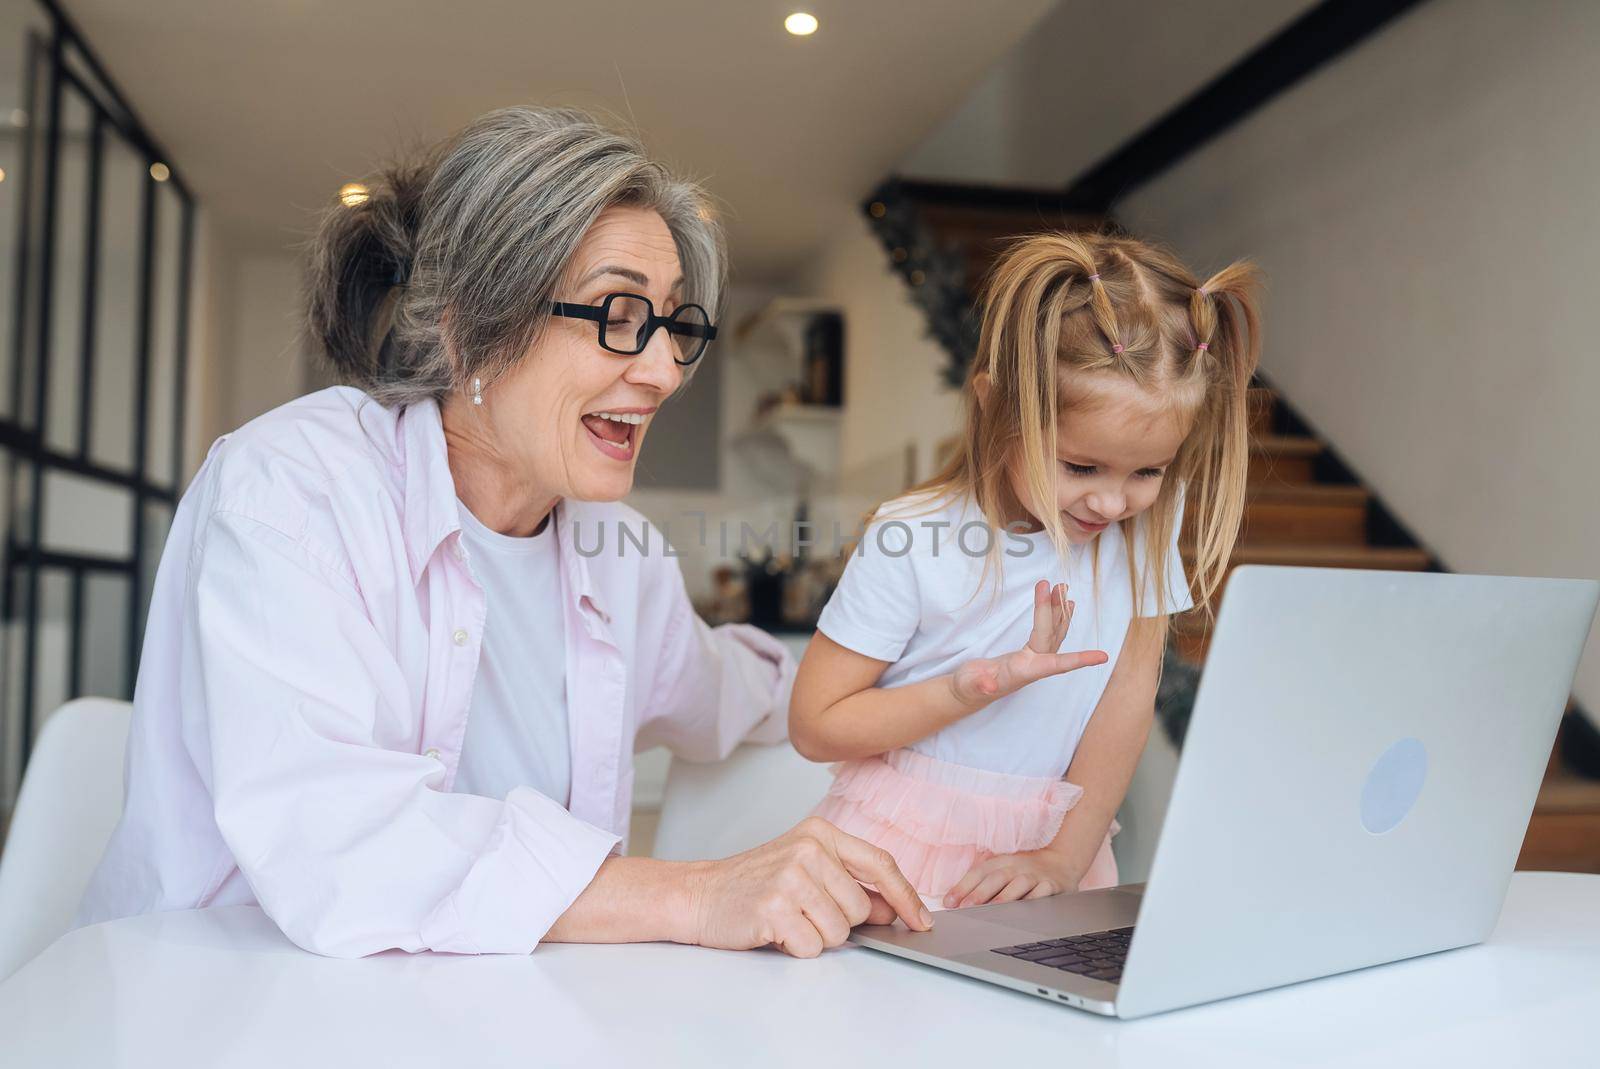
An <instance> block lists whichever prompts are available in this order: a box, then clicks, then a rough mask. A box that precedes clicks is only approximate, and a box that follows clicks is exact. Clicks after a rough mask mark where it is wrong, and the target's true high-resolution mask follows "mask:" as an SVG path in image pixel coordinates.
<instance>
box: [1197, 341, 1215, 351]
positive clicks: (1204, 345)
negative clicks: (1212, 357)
mask: <svg viewBox="0 0 1600 1069" xmlns="http://www.w3.org/2000/svg"><path fill="white" fill-rule="evenodd" d="M1195 348H1196V349H1199V350H1200V351H1201V352H1202V353H1203V352H1205V351H1206V350H1207V349H1209V348H1211V343H1210V342H1208V341H1203V342H1201V343H1200V344H1199V345H1196V346H1195Z"/></svg>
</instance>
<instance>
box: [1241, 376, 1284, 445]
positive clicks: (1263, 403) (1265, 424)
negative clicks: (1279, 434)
mask: <svg viewBox="0 0 1600 1069" xmlns="http://www.w3.org/2000/svg"><path fill="white" fill-rule="evenodd" d="M1245 412H1246V413H1247V415H1248V418H1249V420H1250V437H1252V438H1265V437H1269V436H1270V435H1271V434H1272V433H1273V423H1274V422H1275V420H1276V418H1277V415H1278V394H1277V391H1276V390H1271V389H1267V388H1266V387H1263V386H1252V387H1250V392H1249V393H1248V394H1247V395H1246V396H1245Z"/></svg>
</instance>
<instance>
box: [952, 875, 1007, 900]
mask: <svg viewBox="0 0 1600 1069" xmlns="http://www.w3.org/2000/svg"><path fill="white" fill-rule="evenodd" d="M1011 879H1012V877H1011V874H1010V873H1008V872H991V873H989V875H987V876H985V877H984V878H983V879H982V880H981V881H980V882H979V883H978V886H977V887H974V888H973V889H972V890H971V891H969V892H967V895H966V897H965V898H963V899H962V900H961V905H962V906H981V905H983V904H984V903H985V902H988V901H990V900H991V899H993V898H994V896H995V895H997V894H999V893H1000V891H1001V889H1003V888H1004V887H1005V885H1006V884H1008V883H1010V882H1011Z"/></svg>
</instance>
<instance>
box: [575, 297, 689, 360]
mask: <svg viewBox="0 0 1600 1069" xmlns="http://www.w3.org/2000/svg"><path fill="white" fill-rule="evenodd" d="M550 313H551V314H552V315H558V316H563V317H565V318H567V319H587V320H589V321H591V322H593V323H595V324H596V325H597V329H598V330H599V332H600V347H601V348H602V349H605V350H606V351H607V352H612V353H617V354H618V355H620V356H638V355H639V354H640V353H642V352H644V347H645V346H646V345H649V344H650V339H651V338H652V337H653V336H654V335H655V332H656V331H657V330H658V329H664V330H666V332H667V336H668V337H669V338H671V339H672V350H673V351H672V359H673V360H675V361H677V363H678V365H679V366H680V367H688V366H689V365H690V364H692V363H694V362H695V361H696V360H698V359H700V356H701V354H703V353H704V352H705V351H706V346H707V345H710V344H711V341H712V339H713V338H715V337H716V336H717V328H716V327H714V326H712V325H711V316H710V315H708V314H707V313H706V310H705V309H704V308H701V307H700V306H699V305H698V304H680V305H679V306H678V307H677V309H676V310H674V311H673V313H672V314H671V315H669V316H658V315H656V306H655V305H653V304H651V303H650V298H648V297H641V296H640V295H639V294H637V293H608V294H607V295H606V298H605V300H603V301H601V302H600V303H599V304H566V303H564V302H562V301H552V302H550Z"/></svg>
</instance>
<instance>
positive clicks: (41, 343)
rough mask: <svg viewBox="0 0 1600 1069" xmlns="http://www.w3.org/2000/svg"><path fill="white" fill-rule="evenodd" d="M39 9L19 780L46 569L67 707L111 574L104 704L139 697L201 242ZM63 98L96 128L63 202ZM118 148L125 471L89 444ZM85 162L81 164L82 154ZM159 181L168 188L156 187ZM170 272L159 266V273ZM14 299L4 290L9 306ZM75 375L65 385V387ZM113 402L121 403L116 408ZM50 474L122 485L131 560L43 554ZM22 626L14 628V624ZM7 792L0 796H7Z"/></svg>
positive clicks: (16, 347) (12, 484)
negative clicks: (137, 172) (155, 524)
mask: <svg viewBox="0 0 1600 1069" xmlns="http://www.w3.org/2000/svg"><path fill="white" fill-rule="evenodd" d="M41 12H42V16H43V19H42V22H43V23H44V24H45V25H47V26H48V29H47V30H29V31H28V32H27V33H26V35H25V41H24V42H21V43H22V44H23V47H25V48H26V51H27V54H26V58H25V63H24V71H25V74H24V78H25V83H24V84H25V86H26V89H25V91H24V98H23V99H24V105H23V107H22V108H21V109H20V111H21V113H22V122H21V123H18V122H17V120H16V119H15V118H13V124H14V125H20V126H22V127H23V128H24V132H23V134H22V135H20V136H21V152H20V165H19V166H17V167H16V168H15V170H16V172H17V179H18V181H17V183H16V184H17V186H20V189H18V190H17V196H16V198H15V199H14V201H12V202H11V203H5V202H4V201H3V200H0V208H3V209H4V210H6V211H13V212H15V213H16V214H15V230H14V234H15V242H16V251H15V261H14V265H15V273H14V278H13V283H14V284H13V286H12V292H11V293H10V295H9V299H10V300H11V302H12V309H11V313H12V314H11V324H12V329H11V336H10V338H9V339H3V340H0V344H6V346H7V349H6V354H7V358H8V359H9V361H10V363H11V368H10V370H9V374H10V377H11V385H12V389H11V391H10V403H9V405H4V406H0V463H4V464H5V465H7V467H8V468H9V470H10V474H11V478H10V479H9V480H8V481H7V485H8V486H9V488H10V493H9V498H8V499H7V500H5V501H3V502H0V507H4V508H5V509H6V520H5V524H4V531H5V546H4V551H3V558H0V568H3V576H0V621H3V622H4V623H5V625H6V628H5V641H6V643H8V644H9V643H11V642H14V641H15V642H19V643H20V647H21V648H20V650H12V649H6V650H5V651H4V661H3V662H0V673H4V672H9V671H14V670H16V669H18V668H20V679H19V680H14V681H10V682H8V683H7V685H6V686H4V687H3V688H0V702H3V703H4V704H3V705H0V713H3V719H0V724H3V725H4V726H5V729H6V730H5V735H4V737H3V738H0V746H8V745H10V744H11V742H12V739H13V735H14V734H18V733H17V726H18V725H20V733H19V738H20V742H19V745H20V748H21V749H20V755H19V758H18V760H17V761H16V768H17V769H18V772H19V774H20V769H21V768H22V767H23V766H24V765H25V764H26V761H27V758H28V754H29V751H30V750H31V747H32V744H33V740H34V736H35V733H36V730H37V726H38V724H39V723H40V720H41V717H42V716H43V715H44V714H45V713H47V712H48V711H49V710H41V709H39V708H38V707H37V704H38V700H39V697H40V682H41V681H40V678H39V671H40V657H41V634H40V632H41V597H42V580H43V577H44V575H45V574H46V573H47V572H51V573H55V574H64V575H65V576H66V577H67V578H68V580H69V582H70V594H69V605H70V610H69V612H70V617H69V618H70V627H69V629H68V631H67V636H68V649H67V657H66V662H65V672H66V675H67V679H66V681H65V687H64V688H62V692H63V693H65V694H66V695H67V696H69V697H70V696H74V695H77V694H80V693H82V689H83V686H84V678H85V613H86V604H85V589H86V584H87V583H88V582H89V580H90V579H91V577H102V576H111V577H120V578H121V579H122V580H124V582H125V590H126V619H125V621H124V627H125V632H124V634H123V635H122V636H121V640H122V642H123V643H124V646H123V650H122V657H121V662H122V671H121V673H120V674H121V676H122V679H121V686H122V693H121V694H120V695H110V696H120V697H129V696H131V694H132V692H133V682H134V679H135V676H136V674H137V670H138V653H139V647H140V642H141V639H142V632H143V623H144V615H145V612H146V609H147V606H148V598H149V586H150V578H151V576H152V575H153V568H151V567H150V565H151V564H152V563H153V560H154V557H155V556H156V555H158V554H159V551H160V546H159V545H150V544H147V541H152V540H147V535H146V527H147V525H148V523H149V514H150V512H149V511H148V510H153V511H154V512H155V513H156V514H158V515H159V516H160V518H161V519H162V520H164V521H165V522H166V523H170V520H171V513H172V510H173V509H174V508H175V506H176V503H177V499H178V495H179V491H180V489H181V485H182V480H183V475H184V462H185V457H184V449H183V442H184V434H183V430H184V423H185V417H186V412H185V393H186V386H187V378H188V374H187V371H188V317H189V299H190V288H191V269H192V265H193V247H194V211H195V201H194V197H193V195H192V193H191V191H190V189H189V187H188V186H187V185H186V184H185V183H184V182H183V179H182V178H181V177H180V176H179V174H178V173H177V168H176V166H175V165H174V164H173V163H172V160H171V157H170V156H168V154H167V153H166V152H165V151H163V150H162V148H161V147H160V145H158V144H157V143H156V141H155V140H154V139H153V138H152V137H151V136H150V135H149V133H148V132H147V131H146V129H145V127H144V125H143V124H142V123H141V122H140V121H139V119H138V117H137V115H136V113H135V112H134V111H133V109H132V107H131V106H129V104H128V103H127V101H126V99H125V98H124V97H123V96H122V94H121V93H120V92H119V91H118V90H117V89H116V88H115V86H114V85H113V83H112V82H111V80H110V79H109V77H107V75H106V72H105V69H104V67H103V66H102V65H101V64H100V62H99V60H98V59H97V58H96V57H95V55H94V53H93V52H92V51H91V50H90V48H89V46H88V44H87V42H86V41H85V40H84V38H83V36H82V34H81V33H79V31H78V29H77V27H76V26H75V25H74V24H73V22H72V21H71V19H70V18H69V17H68V16H67V15H66V14H65V12H63V11H62V10H61V9H60V7H59V6H57V5H56V4H55V3H53V2H50V0H45V2H44V3H43V5H42V8H41ZM18 43H19V42H9V43H8V42H0V47H15V46H16V45H17V44H18ZM41 97H42V99H41ZM69 101H71V102H72V104H73V106H74V107H75V108H76V109H77V110H79V111H80V112H81V111H82V110H83V109H85V108H86V109H87V113H88V119H89V123H88V127H89V128H88V130H87V131H86V134H85V137H86V142H85V145H84V158H85V167H86V172H87V173H86V174H85V176H84V187H85V190H84V197H83V200H82V202H81V203H79V204H76V205H75V204H72V203H70V202H69V201H68V200H67V198H66V196H65V192H64V190H63V188H62V186H63V141H64V132H63V128H62V127H63V116H64V109H65V107H66V106H67V103H68V102H69ZM113 139H116V140H117V141H118V142H119V144H118V145H117V148H118V149H119V150H125V151H123V152H122V157H123V158H124V159H127V160H130V161H131V160H132V159H135V158H137V159H138V160H139V161H140V162H142V164H143V177H142V185H141V187H140V188H139V190H138V193H137V196H138V208H137V218H136V220H133V221H132V223H133V225H134V226H135V227H136V230H135V231H134V233H135V234H136V240H135V242H134V245H133V260H132V263H133V264H135V265H136V266H135V272H134V280H133V286H132V293H133V294H135V295H136V299H135V304H134V307H133V309H132V310H131V312H132V314H131V317H130V318H131V320H132V323H131V326H132V330H133V337H132V338H131V339H119V340H126V341H129V342H131V344H129V345H127V346H125V347H124V354H125V355H128V356H131V358H132V361H133V367H132V368H131V369H117V371H118V378H119V379H120V380H124V381H125V378H126V377H127V376H126V375H125V374H124V373H125V372H130V371H131V379H132V391H131V392H132V396H131V397H130V398H128V399H127V403H128V404H129V405H131V411H127V410H123V409H119V410H118V413H119V416H118V418H119V419H120V418H121V417H122V416H124V415H125V416H127V417H128V419H129V422H130V423H131V428H132V434H131V440H130V441H129V442H128V443H127V445H128V449H129V450H130V453H129V455H128V456H127V458H126V459H127V461H128V463H127V465H126V466H121V465H118V464H116V463H108V462H107V460H106V459H105V458H104V455H103V452H102V454H101V455H99V456H97V455H96V453H95V451H94V450H93V449H92V448H91V445H92V443H93V439H94V435H93V431H92V428H93V426H94V423H95V413H96V394H95V382H96V376H97V374H98V373H101V372H104V371H106V369H107V367H109V365H108V364H107V362H106V351H105V349H104V348H103V344H102V343H104V342H105V341H106V338H105V337H103V336H101V337H97V327H100V326H101V325H102V324H101V321H100V316H101V307H100V302H101V300H102V298H103V297H104V294H102V293H101V292H100V290H101V274H102V262H101V259H102V252H103V248H102V246H103V243H104V241H105V235H106V222H107V219H106V216H105V208H106V203H105V201H106V196H107V188H106V168H107V150H108V145H109V144H110V142H111V141H112V140H113ZM77 158H78V157H77V156H74V160H76V159H77ZM163 185H164V186H166V187H167V189H169V190H170V194H169V193H162V192H161V191H160V187H161V186H163ZM122 188H123V189H124V190H125V191H128V192H131V189H132V187H131V185H127V186H124V187H122ZM6 200H10V198H6ZM174 209H175V210H176V212H177V218H176V229H175V230H173V229H170V228H169V229H168V230H167V231H165V233H166V234H168V235H169V238H168V240H169V242H170V244H169V245H167V246H165V248H166V253H167V255H168V256H175V257H176V262H175V264H174V265H173V268H174V269H175V272H176V273H175V275H172V276H169V277H171V278H172V279H173V281H174V291H175V292H173V293H171V294H170V296H171V298H172V301H173V302H174V304H173V306H172V307H170V308H166V309H165V310H164V313H165V314H166V315H170V317H171V319H170V321H169V327H170V335H171V338H170V344H171V346H172V351H169V352H167V353H165V354H159V355H160V356H161V358H162V359H163V361H164V363H163V368H166V367H170V368H171V371H172V373H171V376H170V379H171V382H170V389H171V391H172V393H171V396H170V397H167V398H161V397H159V396H157V395H156V394H155V393H154V391H155V385H154V384H153V382H152V380H153V378H154V377H155V369H154V366H153V361H154V359H155V357H156V356H157V355H158V353H157V351H156V339H155V337H154V334H155V330H154V324H155V315H156V311H157V310H156V308H155V307H154V301H155V296H156V294H155V290H156V271H157V261H156V246H157V241H158V237H160V235H161V233H163V232H160V231H158V224H159V223H160V222H161V221H162V215H161V213H162V212H163V211H172V210H174ZM73 212H81V213H82V215H81V220H74V223H75V224H76V225H77V226H79V227H81V232H82V241H83V244H82V247H81V260H82V274H81V278H79V279H77V280H76V285H77V287H78V294H77V302H76V303H77V311H78V313H79V319H78V322H77V324H76V327H77V339H76V345H75V346H72V345H70V344H68V343H64V342H63V341H62V339H61V338H60V337H59V336H57V335H59V334H61V333H63V332H61V331H58V330H57V327H58V323H57V310H58V307H59V306H60V305H61V304H62V297H63V294H62V293H61V292H60V287H61V286H62V284H63V283H64V282H70V281H71V280H63V279H60V278H58V277H57V270H58V260H60V262H62V263H66V262H69V261H67V260H64V259H61V258H60V256H59V254H60V253H61V252H62V242H63V240H64V237H65V235H64V232H63V231H64V227H63V220H64V219H67V218H69V216H70V213H73ZM119 219H120V217H119ZM172 246H175V247H172ZM165 264H166V261H165V260H163V266H165ZM5 296H6V295H4V294H0V299H4V298H5ZM102 333H103V332H102ZM111 355H112V356H116V355H118V354H116V353H113V354H111ZM52 372H55V373H57V374H62V375H67V373H68V372H74V373H75V374H76V377H77V380H78V385H79V389H80V392H79V394H78V396H77V397H76V398H75V399H74V400H75V402H76V403H75V409H76V420H77V428H76V443H75V448H73V449H63V448H61V447H60V445H59V443H53V442H52V435H51V416H52V412H51V408H52V405H51V397H52V395H51V381H52ZM68 378H70V376H68V377H67V378H63V379H62V381H68ZM121 384H123V383H122V382H119V385H121ZM104 400H105V398H102V401H104ZM112 401H114V402H115V403H118V404H120V403H121V398H120V397H118V398H113V399H112ZM158 402H159V403H160V404H161V405H162V406H163V407H167V408H170V411H171V419H172V425H171V437H170V439H169V440H168V441H169V445H168V448H169V449H170V466H168V465H161V466H163V467H167V468H168V470H165V471H156V470H153V460H154V459H155V458H153V457H152V456H151V454H152V452H153V451H154V447H153V445H152V430H153V424H152V419H153V417H152V412H151V409H152V407H153V405H154V404H156V403H158ZM102 444H103V443H102ZM51 473H65V474H66V475H69V476H72V477H76V479H77V480H79V481H81V482H83V483H84V485H85V486H96V487H100V488H105V489H110V490H111V491H112V492H118V488H120V491H121V492H123V493H125V494H126V496H127V498H128V506H129V507H130V508H131V511H132V523H131V527H130V528H129V540H130V542H131V544H130V545H129V547H128V551H127V552H126V553H125V554H94V553H86V552H81V551H73V550H63V549H57V548H52V547H51V546H50V545H47V544H46V542H47V533H46V529H45V527H46V525H45V517H46V513H47V509H46V504H47V500H46V495H47V494H48V493H49V486H48V481H49V480H48V479H47V476H48V475H50V474H51ZM19 623H20V625H21V626H20V629H19V628H18V627H17V626H16V625H18V624H19ZM18 653H20V664H19V657H18V656H17V654H18ZM17 684H20V685H17ZM0 754H3V751H0ZM11 764H12V762H11V761H10V760H9V759H7V760H5V761H0V775H3V774H4V773H3V770H4V769H5V768H6V767H8V766H10V765H11ZM5 793H7V792H6V791H5V790H4V789H0V795H4V794H5Z"/></svg>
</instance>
